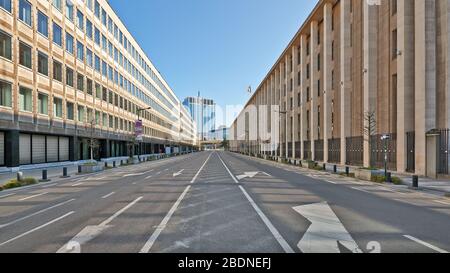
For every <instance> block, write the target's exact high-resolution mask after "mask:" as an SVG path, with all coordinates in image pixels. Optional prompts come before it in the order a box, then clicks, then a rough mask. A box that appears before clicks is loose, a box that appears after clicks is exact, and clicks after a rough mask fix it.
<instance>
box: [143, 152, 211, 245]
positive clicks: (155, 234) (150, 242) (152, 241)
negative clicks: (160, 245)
mask: <svg viewBox="0 0 450 273" xmlns="http://www.w3.org/2000/svg"><path fill="white" fill-rule="evenodd" d="M211 155H212V153H211V154H210V155H209V156H208V158H207V159H206V160H205V162H204V163H203V165H202V166H201V167H200V169H199V170H198V172H197V173H196V174H195V176H194V177H193V178H192V180H191V183H190V184H194V182H195V180H197V177H198V176H199V175H200V173H201V172H202V170H203V169H204V168H205V166H206V163H207V162H208V161H209V159H210V158H211ZM190 189H191V185H189V186H187V187H186V189H185V190H184V191H183V193H182V194H181V195H180V197H178V200H177V201H176V202H175V204H173V206H172V208H171V209H170V210H169V212H168V213H167V215H166V217H164V219H163V220H162V221H161V223H160V224H159V225H158V227H157V228H156V230H155V231H154V232H153V234H152V236H150V238H149V239H148V241H147V242H146V243H145V245H144V246H143V247H142V249H141V251H139V253H149V252H150V250H151V249H152V247H153V245H154V244H155V242H156V240H157V239H158V237H159V235H160V234H161V232H162V231H163V230H164V229H165V228H166V225H167V223H168V222H169V220H170V218H171V217H172V215H173V214H174V213H175V211H176V210H177V208H178V206H179V205H180V203H181V201H183V199H184V197H185V196H186V194H187V193H188V191H189V190H190Z"/></svg>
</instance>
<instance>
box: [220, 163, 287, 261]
mask: <svg viewBox="0 0 450 273" xmlns="http://www.w3.org/2000/svg"><path fill="white" fill-rule="evenodd" d="M219 159H220V161H221V162H222V164H223V166H224V167H225V169H226V170H227V171H228V173H229V174H230V176H231V178H233V180H234V182H236V183H237V184H239V181H238V180H237V179H236V177H234V175H233V174H232V173H231V171H230V169H228V167H227V165H226V164H225V162H223V160H222V158H221V157H220V155H219ZM239 188H240V189H241V191H242V193H243V194H244V195H245V197H246V198H247V200H248V201H249V202H250V204H251V205H252V207H253V208H254V209H255V211H256V213H258V215H259V217H260V218H261V220H262V221H263V222H264V224H265V225H266V226H267V228H268V229H269V230H270V232H271V233H272V235H273V237H275V239H276V240H277V241H278V243H279V244H280V245H281V247H282V248H283V250H284V252H286V253H295V251H294V250H293V249H292V248H291V246H290V245H289V244H288V243H287V241H286V240H285V239H284V238H283V236H281V234H280V233H279V232H278V230H277V229H276V227H275V226H274V225H273V224H272V222H270V220H269V218H267V216H266V215H265V214H264V212H262V210H261V209H260V208H259V207H258V205H257V204H256V203H255V201H253V199H252V198H251V197H250V195H249V194H248V193H247V191H246V190H245V189H244V187H242V186H239Z"/></svg>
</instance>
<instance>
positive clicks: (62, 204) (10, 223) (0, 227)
mask: <svg viewBox="0 0 450 273" xmlns="http://www.w3.org/2000/svg"><path fill="white" fill-rule="evenodd" d="M73 201H75V199H70V200H68V201H65V202H62V203H59V204H56V205H54V206H51V207H49V208H46V209H43V210H40V211H37V212H35V213H32V214H30V215H27V216H24V217H22V218H19V219H16V220H14V221H12V222H9V223H6V224H3V225H0V229H2V228H4V227H7V226H11V225H14V224H16V223H18V222H20V221H23V220H26V219H28V218H31V217H33V216H36V215H39V214H42V213H44V212H47V211H49V210H52V209H55V208H58V207H61V206H64V205H66V204H68V203H70V202H73Z"/></svg>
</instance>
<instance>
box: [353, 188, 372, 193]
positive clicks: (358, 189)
mask: <svg viewBox="0 0 450 273" xmlns="http://www.w3.org/2000/svg"><path fill="white" fill-rule="evenodd" d="M352 189H354V190H357V191H361V192H365V193H369V194H374V193H373V192H370V191H367V190H363V189H360V188H357V187H352Z"/></svg>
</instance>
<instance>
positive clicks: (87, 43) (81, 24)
mask: <svg viewBox="0 0 450 273" xmlns="http://www.w3.org/2000/svg"><path fill="white" fill-rule="evenodd" d="M138 120H142V130H140V128H139V130H135V124H136V123H137V121H138ZM139 124H140V122H139ZM139 127H140V126H139ZM136 131H142V141H138V142H137V141H135V139H136V138H135V137H136V136H137V135H139V136H141V133H140V132H136ZM91 137H93V138H94V139H97V140H98V142H99V147H98V149H96V151H95V155H94V157H95V159H100V158H111V157H121V156H130V155H132V154H152V153H161V152H163V151H166V150H167V149H166V146H170V147H176V149H174V150H177V151H186V150H188V149H193V147H194V146H195V145H196V142H197V140H196V138H197V136H196V127H195V122H194V121H193V119H192V117H191V116H190V114H189V113H188V112H187V111H186V109H184V107H183V106H182V105H181V102H180V100H179V99H178V98H177V97H176V95H175V93H174V92H173V91H172V89H171V88H170V86H169V85H168V84H167V82H166V81H165V80H164V78H163V77H162V75H161V74H160V73H159V72H158V70H157V69H156V67H155V66H154V65H153V64H152V62H151V61H150V59H149V58H148V57H147V55H146V53H145V52H144V51H143V50H142V49H141V47H140V46H139V44H138V43H137V41H136V40H135V39H134V38H133V36H132V35H131V34H130V32H129V31H128V30H127V28H126V26H125V25H124V24H123V22H122V21H121V20H120V18H119V17H118V15H117V14H116V13H115V11H114V10H113V9H112V7H111V6H110V5H109V3H108V1H107V0H78V1H75V0H50V1H49V0H1V1H0V167H4V166H5V167H17V166H19V165H28V164H41V163H53V162H60V161H77V160H83V159H88V158H90V156H89V154H90V153H89V146H88V143H87V142H86V140H88V139H90V138H91ZM136 142H137V143H136ZM133 147H134V149H133ZM133 150H134V151H133Z"/></svg>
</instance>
